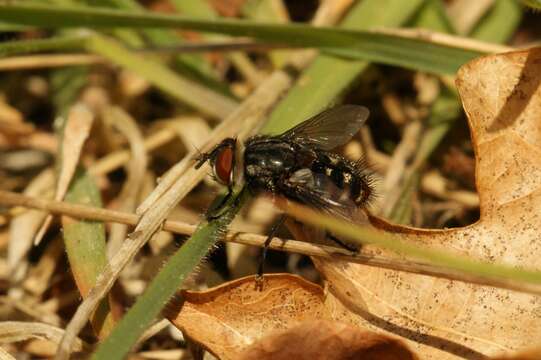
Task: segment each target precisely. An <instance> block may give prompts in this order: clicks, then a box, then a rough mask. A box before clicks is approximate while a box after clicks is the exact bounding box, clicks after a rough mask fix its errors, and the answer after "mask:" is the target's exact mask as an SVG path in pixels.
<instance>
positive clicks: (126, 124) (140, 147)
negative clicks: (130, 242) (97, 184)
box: [103, 107, 147, 257]
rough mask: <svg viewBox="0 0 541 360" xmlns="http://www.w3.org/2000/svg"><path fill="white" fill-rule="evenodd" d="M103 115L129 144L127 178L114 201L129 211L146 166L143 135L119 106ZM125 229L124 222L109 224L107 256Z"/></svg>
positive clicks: (110, 255) (134, 201)
mask: <svg viewBox="0 0 541 360" xmlns="http://www.w3.org/2000/svg"><path fill="white" fill-rule="evenodd" d="M103 116H104V120H105V121H106V122H108V123H109V124H111V125H112V126H114V127H115V128H117V129H118V130H119V131H120V132H121V133H122V134H123V135H124V136H125V137H126V138H127V139H128V143H129V144H130V150H131V154H132V156H131V157H130V161H129V162H128V164H127V166H126V168H127V179H126V181H125V182H124V184H123V186H122V190H121V191H120V194H119V195H118V197H117V199H116V202H117V208H118V209H119V210H120V211H124V212H129V213H131V212H133V211H134V210H135V207H136V205H137V202H138V199H139V194H140V192H141V188H142V186H143V181H144V179H145V177H144V175H145V171H146V168H147V156H146V150H145V146H144V141H143V135H142V134H141V131H140V130H139V128H138V127H137V123H136V122H135V120H134V119H133V118H132V117H131V116H129V115H128V114H127V113H126V112H125V111H124V110H122V109H121V108H119V107H112V108H109V109H106V110H105V111H104V114H103ZM127 231H128V228H127V226H126V225H125V224H119V223H116V224H113V225H112V226H111V229H110V232H109V239H108V242H107V252H108V254H109V257H112V255H113V254H114V253H116V251H117V250H118V249H119V248H120V246H121V245H122V241H123V240H124V238H125V237H126V234H127Z"/></svg>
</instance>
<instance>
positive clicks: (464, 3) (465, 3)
mask: <svg viewBox="0 0 541 360" xmlns="http://www.w3.org/2000/svg"><path fill="white" fill-rule="evenodd" d="M494 2H495V1H494V0H477V1H470V0H457V1H454V2H452V3H451V4H450V5H449V7H448V8H447V14H448V15H449V20H450V21H451V22H452V23H453V26H454V28H455V30H456V31H457V33H459V34H460V35H466V34H468V33H469V32H470V31H471V30H472V29H473V27H474V26H475V24H477V22H478V21H479V20H480V19H481V18H482V17H483V16H484V15H485V14H486V12H487V11H488V10H489V9H490V8H491V7H492V6H494Z"/></svg>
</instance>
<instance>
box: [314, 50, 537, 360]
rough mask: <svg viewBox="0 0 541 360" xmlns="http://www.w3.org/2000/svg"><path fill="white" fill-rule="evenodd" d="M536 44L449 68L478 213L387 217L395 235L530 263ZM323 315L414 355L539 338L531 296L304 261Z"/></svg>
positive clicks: (487, 352) (488, 348)
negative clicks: (440, 224)
mask: <svg viewBox="0 0 541 360" xmlns="http://www.w3.org/2000/svg"><path fill="white" fill-rule="evenodd" d="M540 82H541V49H532V50H529V51H518V52H511V53H506V54H498V55H492V56H487V57H483V58H479V59H476V60H474V61H472V62H470V63H468V64H466V65H464V66H463V67H462V68H461V69H460V71H459V72H458V78H457V86H458V90H459V93H460V97H461V99H462V102H463V105H464V109H465V111H466V114H467V115H468V119H469V125H470V129H471V133H472V139H473V146H474V150H475V155H476V185H477V190H478V192H479V196H480V210H481V217H480V220H479V221H478V222H477V223H475V224H473V225H470V226H467V227H464V228H456V229H448V230H422V229H413V228H403V227H399V226H389V227H387V229H386V230H387V231H395V232H397V233H401V236H402V237H403V239H404V241H410V242H414V243H417V244H421V245H424V246H429V247H433V248H438V249H443V250H447V251H449V252H453V253H460V254H462V255H468V256H470V257H472V258H477V259H482V260H485V261H490V262H497V263H505V264H510V265H516V266H520V267H527V268H538V269H539V268H540V266H539V259H540V258H541V235H540V234H541V233H540V232H539V229H540V228H541V187H540V185H541V90H540V88H539V84H540ZM314 261H315V263H316V266H317V267H318V269H319V270H320V272H321V273H322V274H323V275H324V277H325V278H326V280H327V281H328V287H329V289H330V293H329V294H328V296H327V297H326V302H327V307H328V309H329V311H331V313H332V314H333V318H334V319H336V320H339V321H345V322H349V323H352V324H356V325H358V326H361V327H362V328H366V329H369V330H374V331H380V332H383V333H386V334H394V335H399V336H402V337H404V338H405V339H407V340H408V344H409V345H410V346H412V348H413V349H414V350H415V351H416V353H417V354H419V356H420V357H421V358H422V359H456V358H467V359H481V358H485V356H499V355H500V354H503V353H507V354H508V353H513V352H516V351H517V350H519V349H524V348H527V347H529V346H531V345H532V343H533V344H535V343H536V342H538V341H539V339H541V298H540V297H536V296H533V295H527V294H522V293H518V292H513V291H507V290H502V289H496V288H492V287H487V286H479V285H473V284H467V283H463V282H459V281H451V280H445V279H441V278H435V277H429V276H423V275H417V274H409V273H403V272H397V271H391V270H385V269H379V268H372V267H368V266H363V265H358V264H349V263H345V262H338V261H325V260H322V259H320V260H318V259H315V260H314Z"/></svg>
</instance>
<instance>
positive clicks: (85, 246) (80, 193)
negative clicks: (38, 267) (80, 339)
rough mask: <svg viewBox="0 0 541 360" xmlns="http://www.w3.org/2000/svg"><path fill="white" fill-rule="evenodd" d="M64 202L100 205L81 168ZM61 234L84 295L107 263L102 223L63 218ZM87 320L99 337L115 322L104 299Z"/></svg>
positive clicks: (103, 336) (107, 331)
mask: <svg viewBox="0 0 541 360" xmlns="http://www.w3.org/2000/svg"><path fill="white" fill-rule="evenodd" d="M66 201H67V202H71V203H75V204H82V205H89V206H96V207H102V204H101V198H100V193H99V190H98V188H97V186H96V184H95V183H94V181H93V179H92V178H91V177H90V176H89V175H88V174H87V173H86V172H85V171H84V170H82V169H79V170H78V171H77V172H76V173H75V176H74V178H73V180H72V181H71V184H70V187H69V189H68V192H67V194H66ZM63 237H64V244H65V246H66V253H67V254H68V260H69V263H70V269H71V272H72V273H73V277H74V279H75V282H76V283H77V288H78V289H79V292H80V293H81V295H82V296H83V297H86V295H87V293H88V291H90V289H91V288H92V287H93V286H94V284H95V283H96V278H97V277H98V275H100V273H101V271H102V270H103V269H104V268H105V265H106V263H107V257H106V250H105V249H106V247H105V226H104V225H103V223H102V222H100V221H91V220H72V221H65V222H64V226H63ZM90 322H91V324H92V327H93V329H94V332H95V333H96V334H97V335H98V336H99V338H105V337H106V336H107V335H108V334H109V333H110V332H111V331H112V329H113V327H114V325H115V321H114V319H113V316H112V313H111V312H110V308H109V302H108V300H107V299H104V300H103V301H102V302H101V303H100V305H99V306H98V308H97V309H96V311H95V312H94V314H93V316H92V318H91V319H90Z"/></svg>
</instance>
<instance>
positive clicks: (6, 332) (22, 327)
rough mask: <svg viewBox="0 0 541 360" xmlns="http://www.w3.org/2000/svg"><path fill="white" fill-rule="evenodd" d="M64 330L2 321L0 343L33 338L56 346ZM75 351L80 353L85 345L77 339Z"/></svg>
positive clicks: (27, 323) (35, 324)
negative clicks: (47, 341) (50, 342)
mask: <svg viewBox="0 0 541 360" xmlns="http://www.w3.org/2000/svg"><path fill="white" fill-rule="evenodd" d="M63 334H64V330H62V329H60V328H57V327H55V326H52V325H49V324H43V323H39V322H23V321H2V322H0V341H1V342H2V343H10V342H17V341H23V340H28V339H33V338H38V339H45V340H49V341H52V342H54V343H55V344H58V343H59V342H60V339H61V338H62V335H63ZM74 345H75V350H76V351H81V350H83V347H84V346H85V344H84V343H83V341H82V340H81V339H79V338H77V339H76V341H75V344H74Z"/></svg>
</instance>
